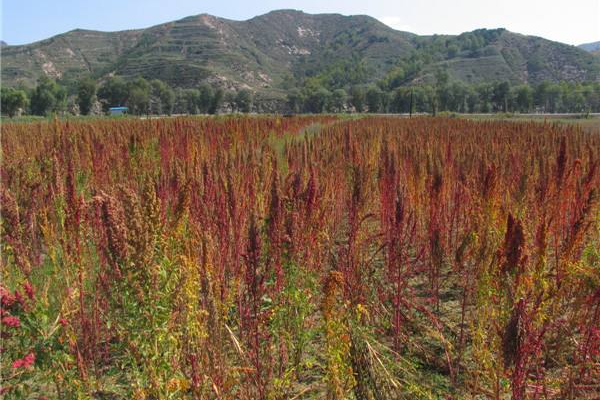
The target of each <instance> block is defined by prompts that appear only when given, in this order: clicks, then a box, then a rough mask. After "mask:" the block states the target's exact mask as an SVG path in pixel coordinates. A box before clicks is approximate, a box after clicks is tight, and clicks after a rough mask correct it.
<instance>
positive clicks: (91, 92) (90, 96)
mask: <svg viewBox="0 0 600 400" xmlns="http://www.w3.org/2000/svg"><path fill="white" fill-rule="evenodd" d="M95 99H96V81H95V80H93V79H91V78H86V79H82V80H81V81H79V84H78V85H77V104H78V105H79V112H80V113H81V114H82V115H88V114H89V113H90V111H91V109H92V105H93V104H94V100H95Z"/></svg>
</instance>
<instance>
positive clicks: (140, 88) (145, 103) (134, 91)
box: [127, 77, 150, 115]
mask: <svg viewBox="0 0 600 400" xmlns="http://www.w3.org/2000/svg"><path fill="white" fill-rule="evenodd" d="M127 105H128V106H129V109H130V112H131V113H132V114H137V115H141V114H147V113H148V111H149V109H150V84H149V83H148V81H147V80H145V79H144V78H141V77H140V78H137V79H135V80H133V81H131V82H129V83H128V84H127Z"/></svg>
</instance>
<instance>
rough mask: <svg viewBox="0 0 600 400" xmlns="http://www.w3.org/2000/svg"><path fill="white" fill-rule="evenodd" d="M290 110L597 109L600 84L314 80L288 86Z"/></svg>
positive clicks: (377, 111)
mask: <svg viewBox="0 0 600 400" xmlns="http://www.w3.org/2000/svg"><path fill="white" fill-rule="evenodd" d="M287 103H288V107H289V109H290V110H291V111H292V112H312V113H321V112H340V111H356V112H373V113H388V112H391V113H410V112H428V113H433V114H435V113H436V112H438V111H451V112H461V113H488V112H521V113H529V112H545V113H584V112H600V83H598V82H595V83H570V82H560V83H551V82H542V83H540V84H538V85H528V84H519V85H511V84H510V83H509V82H494V83H481V84H476V85H469V84H466V83H464V82H462V81H451V82H450V81H448V79H447V78H444V77H443V76H441V77H440V76H438V78H437V82H436V83H435V84H426V85H419V86H399V87H395V88H393V89H389V88H388V87H386V86H385V85H382V84H381V83H380V82H378V83H377V84H372V85H353V86H350V87H349V88H347V89H342V88H338V89H334V90H329V89H327V88H326V87H323V86H318V85H316V86H315V85H307V86H305V87H304V88H302V89H292V90H290V91H289V93H288V96H287Z"/></svg>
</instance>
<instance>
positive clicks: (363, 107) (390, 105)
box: [1, 70, 600, 116]
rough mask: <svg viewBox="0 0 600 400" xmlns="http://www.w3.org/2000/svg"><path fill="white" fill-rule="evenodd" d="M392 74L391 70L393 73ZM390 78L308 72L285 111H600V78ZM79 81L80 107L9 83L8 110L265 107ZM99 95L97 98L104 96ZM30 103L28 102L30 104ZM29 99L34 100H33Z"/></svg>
mask: <svg viewBox="0 0 600 400" xmlns="http://www.w3.org/2000/svg"><path fill="white" fill-rule="evenodd" d="M388 78H389V77H388ZM388 78H384V79H383V80H380V81H378V82H377V83H376V84H372V85H358V84H356V85H351V86H342V87H337V86H327V87H325V86H320V84H319V80H312V79H309V80H307V81H306V82H305V84H306V86H304V87H303V88H301V89H297V88H294V89H290V90H289V91H288V94H287V101H286V103H285V104H284V105H282V106H281V109H282V111H286V112H292V113H301V112H304V113H324V112H327V113H340V112H365V111H368V112H370V113H411V112H412V113H415V112H418V113H432V114H436V113H437V112H440V111H451V112H459V113H492V112H504V113H507V112H511V113H515V112H517V113H532V112H543V113H582V114H584V113H590V112H600V83H598V82H590V83H569V82H560V83H550V82H547V81H544V82H542V83H540V84H539V85H536V86H529V85H527V84H519V85H516V86H511V85H510V84H509V83H508V82H506V81H505V82H495V83H482V84H478V85H467V84H464V83H461V82H460V81H454V80H450V79H449V77H448V74H447V73H446V72H445V71H443V70H439V71H438V72H437V73H436V82H435V84H432V85H429V84H422V85H418V86H398V87H394V85H392V84H390V82H392V81H393V80H389V79H388ZM72 85H75V90H73V92H74V94H73V96H74V97H75V99H76V103H77V107H76V108H75V109H74V110H71V109H69V110H68V107H67V103H68V100H69V97H68V95H67V93H69V92H70V91H71V90H70V88H69V87H63V86H61V85H60V84H59V83H57V82H55V81H53V80H51V79H47V78H46V79H42V80H40V82H38V86H37V87H36V88H35V89H34V90H33V91H31V92H30V94H29V96H31V100H29V98H28V94H27V92H26V91H25V90H17V89H11V88H8V89H4V90H3V92H2V93H3V95H2V100H1V101H2V110H3V111H2V112H3V113H4V114H6V115H8V116H14V115H15V114H16V113H17V112H23V113H31V114H33V115H48V114H52V113H64V112H67V111H70V112H72V113H79V114H82V115H87V114H89V113H90V112H91V111H92V110H95V112H98V111H99V110H100V109H102V110H103V111H104V112H107V111H108V108H109V107H115V106H128V107H129V109H130V112H131V113H133V114H137V115H144V114H154V115H171V114H172V113H175V114H215V113H217V112H219V111H237V112H242V113H248V112H251V111H257V110H260V109H261V108H260V104H257V103H259V101H258V100H257V99H256V98H255V94H254V93H253V92H252V91H251V90H249V89H241V90H239V91H237V92H225V91H223V90H222V89H220V88H218V87H213V86H211V85H209V84H208V83H206V82H203V83H201V84H200V85H199V86H198V87H197V88H192V89H173V88H171V87H169V85H167V84H166V83H165V82H163V81H160V80H158V79H154V80H152V81H147V80H146V79H144V78H141V77H138V78H136V79H134V80H132V81H125V80H124V79H123V78H121V77H112V78H109V79H108V80H106V81H105V82H103V83H102V84H101V85H100V87H99V88H97V85H96V82H95V81H93V80H92V79H90V78H85V79H83V80H82V81H80V82H77V81H75V82H72ZM98 102H99V103H98ZM29 105H30V106H29ZM28 106H29V107H28Z"/></svg>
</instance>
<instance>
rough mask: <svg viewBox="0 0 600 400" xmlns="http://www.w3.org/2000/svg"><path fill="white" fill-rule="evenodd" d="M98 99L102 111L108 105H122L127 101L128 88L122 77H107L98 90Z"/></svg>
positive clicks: (108, 106)
mask: <svg viewBox="0 0 600 400" xmlns="http://www.w3.org/2000/svg"><path fill="white" fill-rule="evenodd" d="M97 96H98V99H99V100H100V103H102V108H103V109H104V111H108V109H109V108H110V107H116V106H123V105H125V104H126V103H127V96H128V88H127V84H126V83H125V81H124V80H123V78H121V77H119V76H116V77H111V78H109V79H108V80H107V81H106V82H104V84H103V85H102V86H101V87H100V89H99V90H98V95H97Z"/></svg>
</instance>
